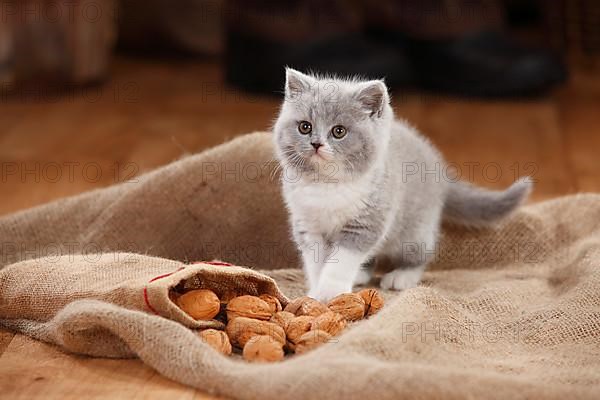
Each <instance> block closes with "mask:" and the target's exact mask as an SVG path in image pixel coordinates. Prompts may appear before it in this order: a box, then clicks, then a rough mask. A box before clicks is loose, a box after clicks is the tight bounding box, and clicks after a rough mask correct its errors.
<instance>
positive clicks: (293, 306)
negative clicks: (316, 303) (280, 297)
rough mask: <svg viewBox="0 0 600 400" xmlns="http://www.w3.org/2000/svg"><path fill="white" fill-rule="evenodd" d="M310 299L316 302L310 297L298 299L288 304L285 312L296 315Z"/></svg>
mask: <svg viewBox="0 0 600 400" xmlns="http://www.w3.org/2000/svg"><path fill="white" fill-rule="evenodd" d="M309 299H311V300H314V299H313V298H312V297H308V296H301V297H297V298H295V299H294V300H292V301H290V302H289V303H288V305H287V306H286V307H285V309H284V311H287V312H291V313H292V314H294V315H296V312H297V311H298V309H299V308H300V306H301V305H302V303H303V302H305V301H307V300H309Z"/></svg>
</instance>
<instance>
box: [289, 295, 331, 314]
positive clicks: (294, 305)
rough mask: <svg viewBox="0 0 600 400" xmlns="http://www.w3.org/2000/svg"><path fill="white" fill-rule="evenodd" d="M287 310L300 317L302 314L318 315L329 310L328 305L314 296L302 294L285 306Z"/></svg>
mask: <svg viewBox="0 0 600 400" xmlns="http://www.w3.org/2000/svg"><path fill="white" fill-rule="evenodd" d="M285 311H288V312H291V313H292V314H295V315H296V316H299V317H300V316H302V315H310V316H313V317H316V316H317V315H321V314H323V313H324V312H327V311H329V310H327V306H325V305H324V304H322V303H320V302H318V301H317V300H315V299H313V298H312V297H308V296H302V297H298V298H297V299H294V300H292V301H291V302H290V303H289V304H288V305H287V307H286V308H285Z"/></svg>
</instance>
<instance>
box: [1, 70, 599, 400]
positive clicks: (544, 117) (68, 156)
mask: <svg viewBox="0 0 600 400" xmlns="http://www.w3.org/2000/svg"><path fill="white" fill-rule="evenodd" d="M394 103H395V108H396V111H397V113H398V115H399V116H401V117H403V118H406V119H407V120H409V121H411V122H412V123H413V124H414V125H416V126H417V127H418V128H419V129H420V130H421V131H422V132H424V133H425V134H426V135H427V136H428V137H430V138H431V140H432V141H433V142H434V143H435V144H436V145H438V146H439V147H440V149H441V150H442V152H443V153H444V154H445V155H446V157H447V159H448V160H449V161H450V162H451V163H453V164H452V165H453V166H454V167H455V168H454V170H455V171H456V170H458V171H460V172H461V175H462V177H463V179H467V180H471V181H473V182H475V183H477V184H481V185H484V186H487V187H491V188H501V187H504V186H507V185H508V184H509V183H511V182H512V181H513V180H514V179H515V177H516V176H518V175H528V174H533V176H534V178H535V180H536V182H537V183H536V188H535V192H534V194H533V200H534V201H535V200H543V199H549V198H553V197H556V196H561V195H565V194H569V193H576V192H591V191H600V74H598V73H597V72H593V71H584V70H581V71H575V72H574V73H573V77H572V79H571V82H570V83H569V84H568V85H567V86H566V87H564V88H562V89H560V90H559V91H557V92H555V93H554V94H553V95H552V96H550V97H547V98H544V99H539V100H528V101H521V102H473V101H458V100H451V99H441V98H435V97H433V96H429V95H422V94H410V95H406V94H403V93H397V92H396V93H394ZM277 106H278V100H277V99H276V98H261V97H256V96H244V95H242V94H240V93H239V92H236V91H234V90H232V89H230V88H226V87H224V86H223V85H222V77H221V74H220V72H219V68H218V65H216V64H214V63H212V64H211V63H204V64H198V63H192V62H180V63H175V64H172V63H171V64H167V63H163V62H147V61H146V62H143V61H140V60H118V61H117V62H116V63H115V66H114V71H113V78H112V80H111V81H110V82H107V83H106V84H105V85H104V86H102V87H101V88H87V89H76V88H73V89H70V90H67V91H66V93H63V95H62V96H57V95H56V94H54V93H52V92H51V91H49V90H46V89H41V88H40V89H37V90H36V89H35V88H34V89H33V90H32V89H30V90H28V91H27V92H25V91H21V92H19V91H17V92H16V93H13V94H12V95H11V96H8V95H7V94H6V93H5V92H3V93H2V97H1V98H0V121H1V124H0V166H1V167H2V170H1V171H0V172H1V174H0V215H2V214H6V213H10V212H13V211H17V210H21V209H25V208H28V207H32V206H35V205H38V204H42V203H45V202H47V201H50V200H53V199H56V198H60V197H64V196H69V195H73V194H76V193H80V192H82V191H86V190H90V189H94V188H98V187H103V186H107V185H111V184H113V183H115V182H119V181H123V180H126V179H127V178H130V177H131V176H132V175H133V174H140V173H143V172H145V171H148V170H150V169H153V168H155V167H157V166H160V165H163V164H166V163H168V162H170V161H172V160H175V159H177V158H178V157H181V156H182V155H184V154H187V153H194V152H197V151H200V150H202V149H205V148H207V147H210V146H213V145H215V144H218V143H221V142H223V141H225V140H227V139H230V138H232V137H234V136H236V135H241V134H243V133H246V132H250V131H254V130H263V129H268V127H269V125H270V124H271V121H272V120H273V118H274V117H275V114H276V112H277ZM0 397H2V398H7V399H8V398H10V399H42V398H44V399H48V398H57V399H58V398H60V399H67V398H73V399H80V398H104V397H110V398H127V399H131V398H144V399H161V398H169V399H193V398H206V396H205V395H203V394H202V393H200V392H199V391H195V390H193V389H190V388H187V387H184V386H182V385H179V384H176V383H174V382H171V381H169V380H167V379H166V378H163V377H161V376H159V375H158V374H157V373H155V372H154V371H152V370H150V369H149V368H147V367H145V366H144V365H143V364H142V363H141V362H139V361H137V360H101V359H90V358H84V357H77V356H71V355H66V354H63V353H61V352H60V351H58V350H57V349H55V348H53V347H52V346H48V345H45V344H42V343H38V342H35V341H34V340H31V339H29V338H26V337H23V336H21V335H14V334H12V333H10V332H7V331H1V330H0Z"/></svg>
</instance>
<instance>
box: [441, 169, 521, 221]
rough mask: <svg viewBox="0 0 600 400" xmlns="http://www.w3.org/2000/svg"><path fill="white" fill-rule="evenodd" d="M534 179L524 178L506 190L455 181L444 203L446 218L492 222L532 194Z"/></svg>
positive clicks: (507, 213)
mask: <svg viewBox="0 0 600 400" xmlns="http://www.w3.org/2000/svg"><path fill="white" fill-rule="evenodd" d="M532 186H533V182H532V181H531V179H530V178H529V177H525V178H521V179H519V180H517V181H516V182H515V183H513V184H512V185H511V186H510V187H509V188H508V189H506V190H504V191H493V190H486V189H483V188H478V187H476V186H473V185H471V184H469V183H465V182H452V183H451V184H450V187H449V189H448V194H447V196H446V203H445V204H444V219H446V220H449V221H451V222H455V223H459V224H462V225H474V226H481V225H489V224H491V223H493V222H495V221H497V220H499V219H501V218H504V217H506V216H507V215H509V214H510V213H511V212H512V211H513V210H514V209H516V208H517V207H518V206H519V205H520V204H521V203H522V202H523V201H524V200H525V199H526V198H527V196H528V195H529V193H530V192H531V188H532Z"/></svg>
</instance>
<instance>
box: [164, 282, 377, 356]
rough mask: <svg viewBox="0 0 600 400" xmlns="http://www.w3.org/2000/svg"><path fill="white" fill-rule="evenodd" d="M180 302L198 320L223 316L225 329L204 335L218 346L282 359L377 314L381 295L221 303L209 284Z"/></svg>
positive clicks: (248, 299)
mask: <svg viewBox="0 0 600 400" xmlns="http://www.w3.org/2000/svg"><path fill="white" fill-rule="evenodd" d="M174 301H175V302H176V304H177V305H178V306H179V307H180V308H181V309H182V310H183V311H185V312H186V313H187V314H188V315H190V316H191V317H192V318H194V319H196V320H211V319H213V318H217V319H221V320H223V322H225V323H226V328H225V331H224V332H223V331H219V330H216V329H205V330H203V331H200V337H201V338H202V340H204V342H205V343H207V344H208V345H210V346H211V347H213V348H214V349H216V350H217V351H219V352H221V353H223V354H225V355H230V354H231V353H232V345H233V346H234V347H235V348H239V349H242V355H243V357H244V359H246V360H248V361H258V362H269V361H279V360H282V359H283V357H284V355H285V353H286V352H287V353H296V354H301V353H304V352H306V351H308V350H310V349H313V348H315V347H317V346H319V345H321V344H323V343H326V342H328V341H329V340H331V338H332V337H333V336H336V335H339V334H340V333H341V332H342V331H343V330H344V329H345V328H346V326H347V324H348V323H349V322H353V321H357V320H360V319H362V318H365V317H368V316H370V315H373V314H375V313H376V312H378V311H379V310H380V309H381V308H382V307H383V298H382V297H381V295H380V294H379V293H378V292H377V290H375V289H364V290H361V291H360V292H357V293H344V294H341V295H339V296H337V297H335V298H334V299H332V300H331V301H330V302H329V303H328V304H327V305H325V304H323V303H320V302H318V301H317V300H315V299H313V298H311V297H308V296H303V297H299V298H297V299H295V300H292V301H291V302H290V303H288V305H287V306H286V307H285V310H282V307H281V303H280V302H279V300H278V299H277V298H276V297H275V296H271V295H268V294H263V295H260V296H249V295H244V296H238V297H234V298H232V299H230V300H229V301H228V302H221V300H219V298H218V297H217V295H216V294H215V293H214V292H212V291H210V290H206V289H197V290H191V291H189V292H187V293H184V294H182V295H179V296H174Z"/></svg>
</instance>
